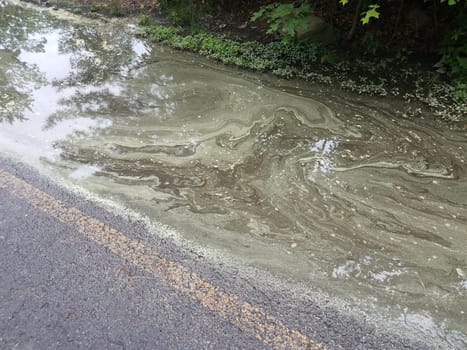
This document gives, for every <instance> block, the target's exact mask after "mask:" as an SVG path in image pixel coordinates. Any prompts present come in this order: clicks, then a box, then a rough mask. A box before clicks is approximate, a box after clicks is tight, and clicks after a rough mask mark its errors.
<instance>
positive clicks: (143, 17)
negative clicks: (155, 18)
mask: <svg viewBox="0 0 467 350" xmlns="http://www.w3.org/2000/svg"><path fill="white" fill-rule="evenodd" d="M138 23H139V24H140V25H142V26H148V25H150V24H151V18H150V17H149V16H148V15H147V14H145V13H142V14H140V15H139V17H138Z"/></svg>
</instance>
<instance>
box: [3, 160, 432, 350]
mask: <svg viewBox="0 0 467 350" xmlns="http://www.w3.org/2000/svg"><path fill="white" fill-rule="evenodd" d="M430 348H432V347H430V346H429V345H428V344H422V343H420V342H415V341H412V340H409V339H403V338H401V337H399V336H397V335H394V334H381V333H378V332H376V331H375V329H373V328H372V327H371V326H370V325H368V324H365V323H361V322H359V321H357V320H355V319H354V318H352V317H350V316H346V315H345V314H344V313H341V312H339V310H334V309H332V308H329V307H320V306H318V305H317V304H315V303H312V302H310V301H309V300H302V299H300V298H297V296H296V295H292V294H288V293H287V291H281V292H278V291H277V290H272V289H271V290H268V289H265V288H264V287H260V286H259V285H258V284H257V283H255V281H254V280H253V279H248V278H245V277H240V274H238V273H236V270H235V269H234V268H232V267H230V266H226V264H223V263H221V262H219V263H216V264H214V263H212V261H210V260H208V259H206V258H205V257H203V256H199V255H197V254H195V253H193V252H191V251H189V250H188V249H181V248H179V247H177V246H176V245H175V244H173V243H172V242H171V241H170V240H167V239H163V238H161V237H158V236H155V235H153V234H150V233H149V232H147V230H146V228H145V226H144V224H143V223H141V222H135V221H134V220H132V219H131V218H127V217H122V216H116V215H114V214H112V213H110V212H108V211H107V210H105V209H103V208H102V207H100V206H99V205H97V204H96V203H93V202H91V201H89V200H87V199H84V198H80V197H78V196H76V195H74V194H73V193H71V192H69V191H66V190H65V189H62V188H60V187H58V186H57V185H55V184H54V183H52V182H50V181H49V180H48V179H46V178H44V177H41V176H40V175H38V174H37V173H36V172H35V171H34V170H31V169H30V168H28V167H27V166H24V165H22V164H19V163H16V162H12V161H9V160H6V159H1V158H0V349H34V350H36V349H164V350H166V349H167V350H169V349H323V350H324V349H424V350H425V349H430Z"/></svg>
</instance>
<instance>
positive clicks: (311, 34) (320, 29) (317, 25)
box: [297, 15, 339, 44]
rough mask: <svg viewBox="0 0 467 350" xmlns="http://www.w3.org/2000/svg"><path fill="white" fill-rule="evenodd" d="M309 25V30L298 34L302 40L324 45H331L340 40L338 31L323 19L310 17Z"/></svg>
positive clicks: (300, 31)
mask: <svg viewBox="0 0 467 350" xmlns="http://www.w3.org/2000/svg"><path fill="white" fill-rule="evenodd" d="M308 23H309V25H308V28H306V29H303V30H299V31H298V32H297V36H298V38H299V39H300V40H304V41H314V42H320V43H322V44H331V43H334V42H336V41H338V40H339V33H338V31H337V30H336V29H335V28H334V27H333V26H332V25H331V24H329V23H326V21H324V20H323V19H322V18H320V17H318V16H315V15H310V16H308Z"/></svg>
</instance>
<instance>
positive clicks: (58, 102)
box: [0, 2, 467, 348]
mask: <svg viewBox="0 0 467 350" xmlns="http://www.w3.org/2000/svg"><path fill="white" fill-rule="evenodd" d="M0 3H1V5H0V6H1V7H0V11H1V12H0V102H1V103H0V147H1V148H0V154H3V155H9V156H11V155H14V156H15V157H19V158H20V159H22V160H24V161H27V162H29V163H31V164H34V165H35V166H37V167H40V168H41V169H48V170H49V171H50V172H54V173H55V174H58V176H61V177H62V178H63V179H64V180H65V181H67V182H68V183H73V184H78V185H79V186H81V187H83V188H85V189H87V190H88V191H91V192H94V193H96V194H98V195H99V196H102V197H104V198H107V199H110V200H113V201H116V202H119V203H123V204H124V205H125V206H126V207H128V208H131V209H133V210H135V211H137V212H139V213H141V214H142V215H145V216H147V217H149V218H150V219H151V220H154V221H158V222H162V223H164V224H168V225H170V226H172V227H174V228H175V229H176V230H178V231H179V232H180V233H181V235H182V236H183V237H184V238H185V239H187V240H189V241H191V242H193V244H194V245H197V246H204V247H208V248H210V249H214V250H216V251H219V252H221V253H222V254H226V255H229V256H233V257H235V258H236V259H238V260H240V261H242V262H243V263H245V264H248V265H252V266H257V267H260V268H262V269H266V270H268V271H271V272H273V273H276V274H278V275H286V276H288V277H291V278H292V279H294V280H297V281H301V282H303V283H305V284H309V285H313V286H314V287H317V288H320V289H321V290H323V291H325V292H326V293H329V294H330V295H334V296H335V297H340V298H344V297H345V298H348V299H349V300H354V301H355V300H360V301H361V302H362V304H365V305H366V306H367V307H368V310H372V308H375V309H376V310H379V311H378V312H380V313H383V314H382V315H383V316H382V318H387V319H388V320H389V319H394V320H396V321H397V322H399V323H401V324H404V325H405V326H407V327H411V329H413V330H414V331H417V332H419V333H420V334H422V335H423V336H424V337H427V336H428V337H429V339H432V340H433V342H435V341H436V342H438V341H439V342H441V344H442V345H443V346H444V347H453V348H463V347H464V346H465V344H467V340H466V334H467V328H466V324H467V322H466V319H467V314H466V313H467V298H466V292H467V277H466V274H467V164H466V162H467V131H466V129H465V128H463V126H460V127H459V126H448V125H444V124H439V123H436V122H434V121H432V120H430V118H429V116H426V117H425V119H421V120H416V121H414V122H413V121H409V120H406V119H403V118H400V117H397V116H396V113H395V110H396V109H400V108H401V106H400V104H398V102H397V101H389V100H380V101H378V100H371V99H365V98H361V97H356V96H352V95H346V94H343V93H337V92H335V93H332V92H330V91H326V92H325V93H323V92H322V91H320V90H319V88H317V87H313V86H307V85H306V84H302V83H291V82H283V81H276V80H274V79H272V78H270V77H264V76H255V75H253V74H251V73H241V72H239V71H235V70H233V69H229V68H226V67H221V66H217V65H214V64H212V63H208V62H206V61H203V60H201V59H199V58H195V57H194V56H191V55H186V54H182V53H178V52H173V51H170V50H168V49H166V48H163V47H158V46H149V45H148V44H147V43H145V42H143V41H141V40H138V39H136V38H135V37H134V35H133V34H132V31H133V29H134V28H132V27H131V26H129V25H128V24H127V23H124V22H119V21H110V22H107V23H104V22H94V21H90V20H86V21H85V20H83V19H79V20H78V19H76V18H73V17H70V16H67V15H64V14H63V13H59V14H55V15H51V13H50V11H40V10H38V9H37V8H31V7H25V5H21V6H18V5H17V3H12V2H9V3H6V2H0ZM370 312H371V311H370Z"/></svg>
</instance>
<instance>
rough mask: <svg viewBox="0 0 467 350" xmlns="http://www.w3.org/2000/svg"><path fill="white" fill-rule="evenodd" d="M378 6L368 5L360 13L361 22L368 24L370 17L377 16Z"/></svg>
mask: <svg viewBox="0 0 467 350" xmlns="http://www.w3.org/2000/svg"><path fill="white" fill-rule="evenodd" d="M379 7H380V6H379V5H377V4H372V5H368V8H367V9H366V11H364V12H363V13H362V18H361V19H360V20H361V21H362V24H368V23H369V22H370V19H372V18H379V12H378V9H379Z"/></svg>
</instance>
